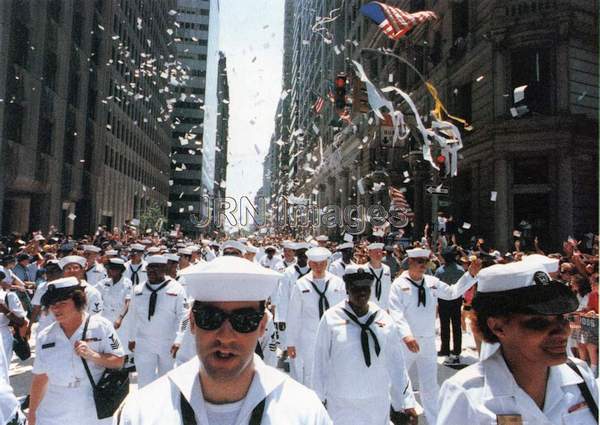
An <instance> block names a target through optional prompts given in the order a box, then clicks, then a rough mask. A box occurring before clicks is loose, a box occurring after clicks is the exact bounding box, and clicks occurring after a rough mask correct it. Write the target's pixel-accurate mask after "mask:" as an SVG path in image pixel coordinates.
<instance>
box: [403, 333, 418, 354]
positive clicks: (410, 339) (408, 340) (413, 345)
mask: <svg viewBox="0 0 600 425" xmlns="http://www.w3.org/2000/svg"><path fill="white" fill-rule="evenodd" d="M402 341H404V343H405V344H406V346H407V347H408V349H409V350H410V351H412V352H413V353H418V352H419V350H420V348H419V343H418V342H417V340H416V339H415V337H414V336H412V335H408V336H405V337H404V338H402Z"/></svg>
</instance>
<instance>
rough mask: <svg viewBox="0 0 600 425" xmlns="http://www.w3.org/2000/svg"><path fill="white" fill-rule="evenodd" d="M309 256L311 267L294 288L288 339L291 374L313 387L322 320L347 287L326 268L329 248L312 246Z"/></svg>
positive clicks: (287, 320)
mask: <svg viewBox="0 0 600 425" xmlns="http://www.w3.org/2000/svg"><path fill="white" fill-rule="evenodd" d="M306 256H307V257H308V265H309V267H310V269H311V271H310V273H308V274H307V275H306V276H304V277H302V278H300V279H298V280H297V281H296V284H295V285H294V286H293V288H292V294H291V296H290V302H289V306H288V311H287V317H286V323H287V328H286V332H287V335H286V338H287V341H286V343H287V350H288V355H289V357H290V359H291V361H290V372H291V375H292V377H293V378H294V379H296V380H297V381H298V382H300V383H302V384H304V385H306V386H308V387H309V388H310V387H311V384H310V378H311V373H312V365H313V360H314V353H315V343H316V339H317V328H318V326H319V321H320V320H321V317H323V314H324V313H325V311H327V309H329V308H330V307H331V306H334V305H336V304H337V303H339V302H341V301H343V300H344V299H345V298H346V289H345V287H344V281H343V280H342V279H341V278H339V277H337V276H335V275H333V274H331V273H329V272H328V271H327V260H328V259H329V257H331V252H330V251H329V250H328V249H327V248H321V247H315V248H311V249H309V250H308V251H307V252H306Z"/></svg>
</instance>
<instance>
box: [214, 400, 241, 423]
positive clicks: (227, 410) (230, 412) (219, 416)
mask: <svg viewBox="0 0 600 425" xmlns="http://www.w3.org/2000/svg"><path fill="white" fill-rule="evenodd" d="M243 402H244V399H242V400H240V401H236V402H235V403H227V404H212V403H209V402H207V401H205V402H204V404H205V405H206V416H208V424H209V425H234V424H235V421H236V419H237V417H238V414H239V413H240V410H241V408H242V403H243Z"/></svg>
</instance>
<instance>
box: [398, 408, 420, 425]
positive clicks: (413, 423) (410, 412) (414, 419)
mask: <svg viewBox="0 0 600 425" xmlns="http://www.w3.org/2000/svg"><path fill="white" fill-rule="evenodd" d="M402 413H404V414H405V415H407V416H409V417H410V419H409V420H408V424H409V425H417V424H418V423H419V415H418V414H417V411H416V410H415V408H414V407H411V408H410V409H404V410H403V411H402Z"/></svg>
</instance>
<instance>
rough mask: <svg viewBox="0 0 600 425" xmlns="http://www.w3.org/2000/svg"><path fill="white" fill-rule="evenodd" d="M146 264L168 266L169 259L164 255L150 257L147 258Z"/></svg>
mask: <svg viewBox="0 0 600 425" xmlns="http://www.w3.org/2000/svg"><path fill="white" fill-rule="evenodd" d="M146 263H147V264H148V265H150V264H167V257H165V256H164V255H150V256H148V257H146Z"/></svg>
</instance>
